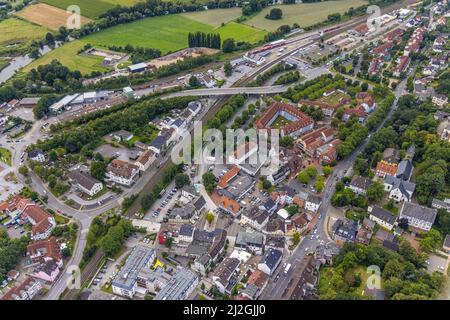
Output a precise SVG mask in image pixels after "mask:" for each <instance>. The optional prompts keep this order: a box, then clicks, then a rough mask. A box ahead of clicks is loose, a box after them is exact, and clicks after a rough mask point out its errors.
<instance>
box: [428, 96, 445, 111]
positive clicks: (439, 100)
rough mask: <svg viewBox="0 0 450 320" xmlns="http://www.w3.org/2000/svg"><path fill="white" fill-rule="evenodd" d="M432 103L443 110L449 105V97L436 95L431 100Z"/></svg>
mask: <svg viewBox="0 0 450 320" xmlns="http://www.w3.org/2000/svg"><path fill="white" fill-rule="evenodd" d="M431 102H432V103H433V104H435V105H437V106H438V107H440V108H443V107H444V106H445V105H446V104H447V103H448V97H447V96H446V95H445V94H436V95H434V96H433V98H432V99H431Z"/></svg>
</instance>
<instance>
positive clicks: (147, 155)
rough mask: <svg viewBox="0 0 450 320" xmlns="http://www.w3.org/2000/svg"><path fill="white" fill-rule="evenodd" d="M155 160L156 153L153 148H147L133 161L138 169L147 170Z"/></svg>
mask: <svg viewBox="0 0 450 320" xmlns="http://www.w3.org/2000/svg"><path fill="white" fill-rule="evenodd" d="M155 160H156V154H155V152H154V151H153V150H151V149H148V150H145V151H144V152H142V154H141V155H140V156H139V157H138V158H137V160H136V162H135V163H134V164H135V165H136V166H137V167H138V168H139V170H141V171H147V169H148V168H149V167H150V165H151V164H152V163H153V162H154V161H155Z"/></svg>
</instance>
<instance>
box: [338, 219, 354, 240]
mask: <svg viewBox="0 0 450 320" xmlns="http://www.w3.org/2000/svg"><path fill="white" fill-rule="evenodd" d="M332 231H333V237H334V240H336V242H337V243H338V244H343V243H345V242H355V240H356V234H357V232H358V223H357V222H356V221H354V220H349V219H345V220H343V219H337V220H336V222H335V223H334V224H333V226H332Z"/></svg>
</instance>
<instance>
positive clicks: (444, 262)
mask: <svg viewBox="0 0 450 320" xmlns="http://www.w3.org/2000/svg"><path fill="white" fill-rule="evenodd" d="M426 263H427V270H428V271H429V272H435V271H439V272H442V273H444V274H447V273H446V272H447V268H448V259H445V258H443V257H441V256H438V255H435V254H430V255H429V258H428V260H427V261H426Z"/></svg>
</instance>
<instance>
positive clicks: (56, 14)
mask: <svg viewBox="0 0 450 320" xmlns="http://www.w3.org/2000/svg"><path fill="white" fill-rule="evenodd" d="M16 15H17V16H18V17H21V18H23V19H25V20H27V21H30V22H32V23H36V24H38V25H41V26H44V27H46V28H48V29H51V30H58V29H59V27H61V26H66V25H67V20H68V18H69V17H70V13H68V12H67V11H65V10H62V9H60V8H56V7H53V6H50V5H48V4H45V3H36V4H32V5H29V6H27V7H25V8H24V9H23V10H20V11H19V12H18V13H16ZM49 17H51V18H49ZM89 21H91V20H90V19H88V18H86V17H83V16H81V24H86V23H88V22H89Z"/></svg>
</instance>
